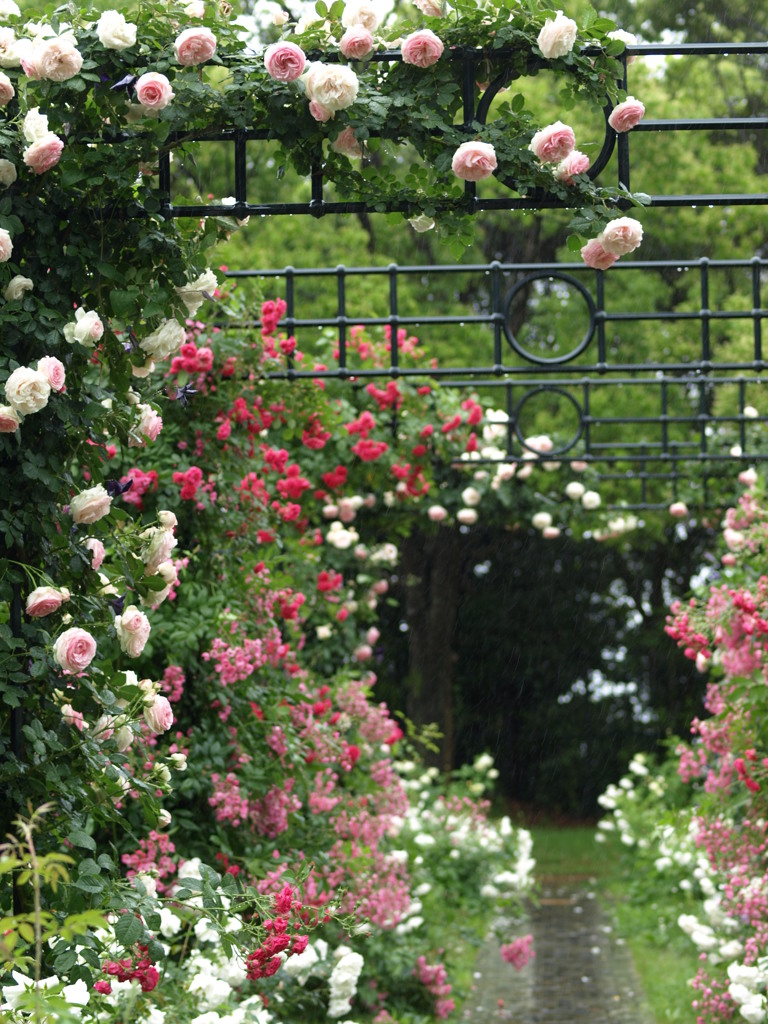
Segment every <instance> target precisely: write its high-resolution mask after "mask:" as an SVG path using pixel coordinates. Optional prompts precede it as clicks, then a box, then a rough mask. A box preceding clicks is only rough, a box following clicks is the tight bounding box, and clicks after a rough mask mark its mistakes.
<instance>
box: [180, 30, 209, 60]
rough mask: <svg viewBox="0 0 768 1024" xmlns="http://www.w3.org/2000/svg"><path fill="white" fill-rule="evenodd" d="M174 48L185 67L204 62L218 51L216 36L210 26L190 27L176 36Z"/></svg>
mask: <svg viewBox="0 0 768 1024" xmlns="http://www.w3.org/2000/svg"><path fill="white" fill-rule="evenodd" d="M173 49H174V51H175V53H176V60H178V62H179V64H183V65H184V66H185V67H192V66H193V65H195V64H204V63H205V62H206V61H207V60H210V59H211V57H212V56H213V55H214V53H215V52H216V36H215V35H214V34H213V32H211V30H210V29H209V28H202V27H201V28H188V29H185V30H184V31H183V32H182V33H180V35H178V36H177V37H176V41H175V43H174V44H173Z"/></svg>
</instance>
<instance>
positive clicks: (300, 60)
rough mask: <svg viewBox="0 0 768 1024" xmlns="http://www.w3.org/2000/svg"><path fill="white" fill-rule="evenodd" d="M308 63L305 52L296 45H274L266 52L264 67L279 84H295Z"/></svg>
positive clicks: (287, 43)
mask: <svg viewBox="0 0 768 1024" xmlns="http://www.w3.org/2000/svg"><path fill="white" fill-rule="evenodd" d="M306 63H307V58H306V56H305V54H304V51H303V50H302V48H301V47H300V46H297V45H296V43H289V42H286V41H283V42H279V43H272V45H271V46H268V47H267V48H266V50H265V51H264V66H265V67H266V69H267V74H268V75H269V76H270V78H274V79H275V81H277V82H295V81H296V79H297V78H298V77H299V76H300V75H301V74H302V72H303V71H304V68H305V66H306Z"/></svg>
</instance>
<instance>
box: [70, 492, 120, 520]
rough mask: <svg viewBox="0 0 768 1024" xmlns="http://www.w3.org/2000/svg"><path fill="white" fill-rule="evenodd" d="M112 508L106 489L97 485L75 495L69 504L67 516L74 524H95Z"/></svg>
mask: <svg viewBox="0 0 768 1024" xmlns="http://www.w3.org/2000/svg"><path fill="white" fill-rule="evenodd" d="M111 507H112V499H111V498H110V496H109V494H108V492H107V489H106V488H105V487H102V485H101V484H97V485H96V486H95V487H89V488H88V489H87V490H85V491H81V492H80V493H79V494H76V495H75V496H74V498H72V500H71V501H70V503H69V514H70V515H71V516H72V518H73V519H74V521H75V522H76V523H95V522H96V521H97V520H99V519H103V518H104V516H105V515H107V514H108V513H109V510H110V508H111Z"/></svg>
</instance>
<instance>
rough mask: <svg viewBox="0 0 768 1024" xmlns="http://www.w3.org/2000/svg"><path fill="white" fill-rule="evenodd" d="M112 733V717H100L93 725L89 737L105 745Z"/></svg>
mask: <svg viewBox="0 0 768 1024" xmlns="http://www.w3.org/2000/svg"><path fill="white" fill-rule="evenodd" d="M114 731H115V720H114V718H113V717H112V715H102V716H101V717H100V718H97V719H96V721H95V722H94V723H93V732H92V734H91V735H93V736H94V737H95V738H96V739H98V740H102V741H103V742H105V743H106V741H107V740H108V739H109V738H110V737H111V736H112V733H113V732H114Z"/></svg>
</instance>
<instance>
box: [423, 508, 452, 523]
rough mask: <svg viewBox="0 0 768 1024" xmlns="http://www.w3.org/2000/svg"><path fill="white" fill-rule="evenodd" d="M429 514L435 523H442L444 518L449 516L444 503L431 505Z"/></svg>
mask: <svg viewBox="0 0 768 1024" xmlns="http://www.w3.org/2000/svg"><path fill="white" fill-rule="evenodd" d="M427 515H428V516H429V518H430V519H431V521H432V522H433V523H442V522H443V520H445V519H447V518H448V512H447V510H446V509H444V508H443V506H442V505H430V506H429V508H428V509H427Z"/></svg>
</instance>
